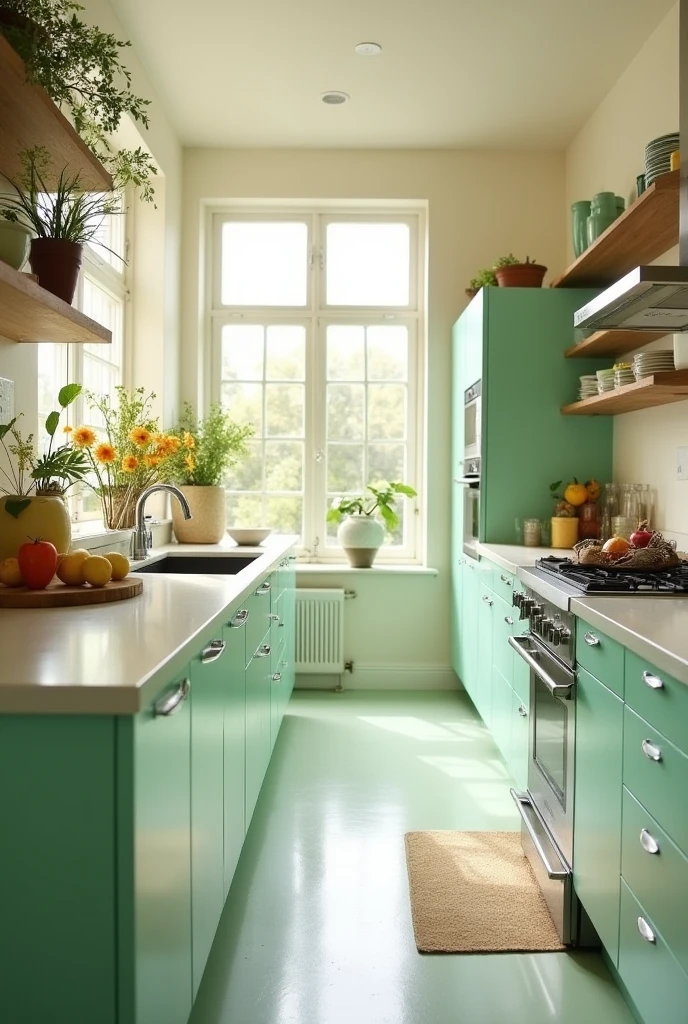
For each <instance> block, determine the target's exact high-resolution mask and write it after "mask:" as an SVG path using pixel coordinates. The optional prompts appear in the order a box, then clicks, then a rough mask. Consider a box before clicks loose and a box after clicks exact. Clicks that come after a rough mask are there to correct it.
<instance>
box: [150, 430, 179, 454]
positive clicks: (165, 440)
mask: <svg viewBox="0 0 688 1024" xmlns="http://www.w3.org/2000/svg"><path fill="white" fill-rule="evenodd" d="M180 446H181V441H180V440H179V438H178V437H173V436H172V435H171V434H162V435H160V436H159V439H158V441H157V444H156V448H155V454H156V455H157V456H159V457H160V458H167V456H168V455H174V454H175V452H177V451H179V448H180Z"/></svg>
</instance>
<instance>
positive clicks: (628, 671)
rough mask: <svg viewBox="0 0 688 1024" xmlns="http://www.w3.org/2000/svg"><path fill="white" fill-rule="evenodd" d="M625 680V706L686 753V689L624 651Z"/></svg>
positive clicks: (658, 670)
mask: <svg viewBox="0 0 688 1024" xmlns="http://www.w3.org/2000/svg"><path fill="white" fill-rule="evenodd" d="M624 677H625V687H626V692H625V699H626V703H627V704H628V706H629V707H630V708H633V710H634V711H635V712H636V713H637V714H638V715H640V716H641V718H644V719H645V720H646V721H647V722H649V723H650V725H652V726H653V727H654V728H655V729H657V730H658V731H659V732H661V733H663V735H664V736H666V737H667V738H668V739H670V740H671V742H672V743H675V744H676V746H677V747H679V748H680V749H681V750H684V751H688V686H686V685H685V684H684V683H681V682H679V681H678V679H674V678H673V676H670V675H669V673H668V672H663V671H662V670H661V669H658V668H655V666H654V665H651V664H650V663H649V662H648V661H645V659H644V658H640V657H639V656H638V655H637V654H634V653H633V651H626V661H625V671H624Z"/></svg>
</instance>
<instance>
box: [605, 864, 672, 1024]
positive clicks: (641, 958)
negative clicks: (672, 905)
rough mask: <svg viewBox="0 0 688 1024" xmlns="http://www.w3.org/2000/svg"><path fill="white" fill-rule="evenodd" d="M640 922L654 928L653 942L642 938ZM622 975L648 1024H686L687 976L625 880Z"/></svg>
mask: <svg viewBox="0 0 688 1024" xmlns="http://www.w3.org/2000/svg"><path fill="white" fill-rule="evenodd" d="M639 921H640V923H641V926H643V927H644V926H645V925H644V924H643V922H645V924H646V925H647V926H648V927H649V928H650V929H651V933H650V934H651V935H653V936H654V941H648V939H647V938H643V935H642V934H641V933H640V931H639V929H638V925H639ZM619 974H620V975H621V980H622V981H623V983H624V985H625V986H626V988H627V990H628V994H629V995H630V997H631V999H632V1000H633V1002H634V1004H635V1006H636V1009H637V1010H638V1012H639V1014H640V1016H641V1017H642V1019H643V1021H644V1022H645V1024H685V1022H686V1007H687V1006H688V975H686V974H684V972H683V971H682V970H681V968H680V967H679V965H678V963H677V961H676V960H675V958H674V956H673V955H672V953H671V952H670V951H669V949H668V947H667V944H666V942H665V941H664V938H663V937H662V935H661V933H660V932H659V930H658V929H657V927H656V926H655V923H654V922H653V920H652V919H651V918H650V917H649V916H648V914H647V913H646V912H645V910H644V908H643V906H642V905H641V904H640V903H639V902H638V900H637V899H636V898H635V896H634V894H633V893H632V892H631V890H630V889H629V888H628V886H627V885H626V883H625V882H624V881H623V879H622V881H621V927H620V931H619Z"/></svg>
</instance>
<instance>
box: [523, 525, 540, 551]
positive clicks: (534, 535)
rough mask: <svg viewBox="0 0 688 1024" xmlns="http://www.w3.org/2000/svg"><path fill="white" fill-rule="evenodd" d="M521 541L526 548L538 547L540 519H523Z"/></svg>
mask: <svg viewBox="0 0 688 1024" xmlns="http://www.w3.org/2000/svg"><path fill="white" fill-rule="evenodd" d="M523 543H524V545H525V546H526V547H527V548H539V547H540V520H539V519H524V520H523Z"/></svg>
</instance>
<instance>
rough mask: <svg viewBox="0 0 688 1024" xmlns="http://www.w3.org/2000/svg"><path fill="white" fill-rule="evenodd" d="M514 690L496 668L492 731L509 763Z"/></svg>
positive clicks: (491, 716) (493, 680)
mask: <svg viewBox="0 0 688 1024" xmlns="http://www.w3.org/2000/svg"><path fill="white" fill-rule="evenodd" d="M512 698H513V690H512V689H511V687H510V685H509V683H508V682H507V680H506V679H505V678H504V676H503V675H502V674H501V672H499V671H498V670H497V669H496V668H495V669H494V671H493V673H492V705H491V710H490V731H491V733H492V737H493V739H494V741H495V743H496V744H497V746H498V747H499V749H500V752H501V754H502V757H503V758H504V760H505V761H506V763H507V764H510V763H511V705H512Z"/></svg>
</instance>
